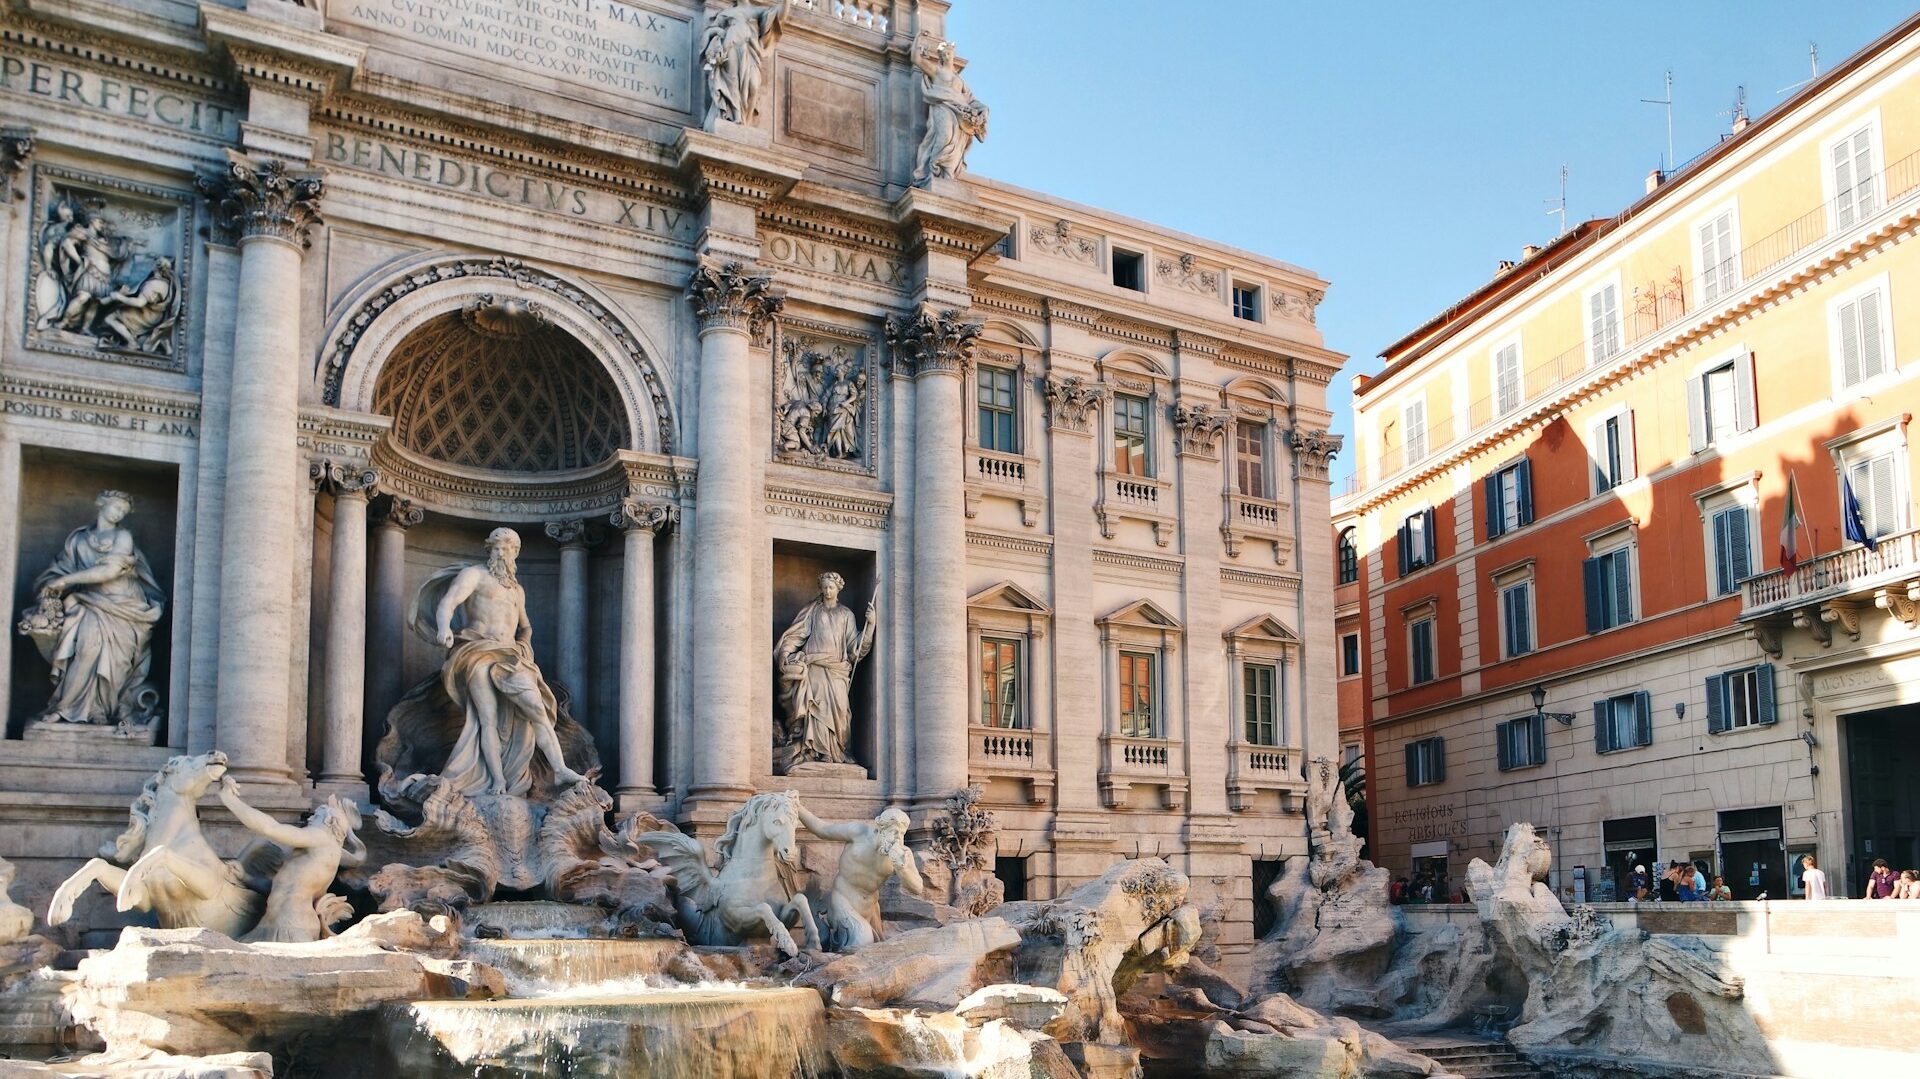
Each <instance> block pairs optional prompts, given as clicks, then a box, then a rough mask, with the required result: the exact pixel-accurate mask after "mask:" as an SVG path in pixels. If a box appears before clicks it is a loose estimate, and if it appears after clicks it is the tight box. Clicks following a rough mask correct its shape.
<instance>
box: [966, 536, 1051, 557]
mask: <svg viewBox="0 0 1920 1079" xmlns="http://www.w3.org/2000/svg"><path fill="white" fill-rule="evenodd" d="M967 546H969V547H986V548H990V549H993V550H1000V551H1015V552H1018V553H1020V554H1027V555H1035V556H1038V557H1041V558H1045V557H1046V556H1048V555H1050V554H1052V553H1053V541H1052V540H1051V539H1042V538H1036V537H1033V536H1013V535H1008V534H1007V533H1005V532H978V531H974V530H971V529H969V530H968V532H967Z"/></svg>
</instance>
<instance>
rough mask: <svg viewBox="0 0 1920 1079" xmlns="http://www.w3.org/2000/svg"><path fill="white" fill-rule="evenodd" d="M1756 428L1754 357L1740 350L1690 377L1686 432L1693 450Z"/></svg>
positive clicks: (1688, 381) (1696, 451)
mask: <svg viewBox="0 0 1920 1079" xmlns="http://www.w3.org/2000/svg"><path fill="white" fill-rule="evenodd" d="M1753 427H1754V407H1753V357H1752V356H1751V355H1750V354H1747V353H1741V354H1740V355H1738V356H1735V357H1734V358H1732V359H1729V360H1722V361H1719V362H1716V363H1713V364H1711V365H1709V366H1707V367H1705V368H1703V369H1702V370H1701V371H1700V372H1699V373H1698V374H1696V375H1695V376H1694V377H1693V378H1690V379H1688V380H1687V435H1688V437H1689V439H1690V440H1691V441H1692V443H1693V452H1695V453H1699V452H1700V451H1701V450H1704V449H1706V448H1707V447H1708V446H1711V445H1714V444H1715V443H1718V442H1722V441H1724V440H1726V439H1727V438H1729V437H1731V436H1733V435H1735V434H1737V433H1740V432H1742V431H1751V430H1753Z"/></svg>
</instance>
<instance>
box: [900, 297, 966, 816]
mask: <svg viewBox="0 0 1920 1079" xmlns="http://www.w3.org/2000/svg"><path fill="white" fill-rule="evenodd" d="M978 336H980V325H979V324H978V323H971V322H963V321H961V313H960V312H959V311H952V310H948V311H941V312H938V313H935V312H934V311H932V310H922V311H921V312H920V313H919V314H917V315H914V316H912V317H909V318H903V319H889V320H888V322H887V339H888V341H889V342H890V343H891V344H892V345H893V349H894V359H895V361H896V362H899V363H905V364H908V365H910V366H911V367H912V369H913V415H914V421H913V423H914V447H913V543H914V549H913V670H914V686H913V787H914V796H915V798H916V799H918V800H920V801H923V802H935V801H938V800H940V799H943V798H946V797H948V796H949V795H951V794H952V793H953V792H954V791H955V790H956V789H958V788H960V787H964V786H966V785H967V525H966V514H965V511H964V505H963V497H962V493H963V491H964V489H965V482H964V480H965V476H964V471H963V469H964V450H963V449H962V446H961V438H962V435H963V433H964V432H965V429H966V422H965V419H964V413H963V412H962V411H961V403H960V390H961V386H962V384H963V383H964V382H965V376H966V371H967V366H968V364H969V362H970V361H971V358H972V354H973V342H974V339H975V338H977V337H978Z"/></svg>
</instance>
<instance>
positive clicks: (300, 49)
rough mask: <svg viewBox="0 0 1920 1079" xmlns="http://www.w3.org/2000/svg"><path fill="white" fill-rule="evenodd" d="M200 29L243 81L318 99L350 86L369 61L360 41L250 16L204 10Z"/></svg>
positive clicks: (237, 12) (209, 8)
mask: <svg viewBox="0 0 1920 1079" xmlns="http://www.w3.org/2000/svg"><path fill="white" fill-rule="evenodd" d="M200 27H201V31H202V33H204V34H205V35H206V39H207V42H208V44H210V45H212V46H213V47H214V48H215V49H218V50H221V51H224V52H225V53H226V55H227V57H228V59H229V60H230V61H231V62H232V64H233V68H234V71H235V73H237V74H238V75H239V76H240V77H241V78H243V79H246V80H248V81H249V82H261V83H265V84H268V85H271V86H274V87H276V88H279V89H282V90H287V91H292V92H297V93H302V94H306V95H308V96H310V97H312V98H315V99H318V98H320V97H323V96H325V95H326V94H328V93H330V92H332V91H333V90H334V89H335V88H336V87H340V86H344V85H346V83H347V82H348V81H349V80H350V79H351V78H352V77H353V73H354V72H355V71H357V70H359V68H360V65H361V64H362V63H363V62H365V60H366V57H367V47H366V46H365V45H363V44H361V43H359V42H357V41H349V40H347V39H346V38H342V37H337V36H335V35H333V34H329V33H326V32H325V31H323V30H319V29H314V28H311V27H307V26H301V25H297V24H296V23H294V22H291V21H288V20H283V19H269V18H265V17H263V16H260V15H256V14H253V13H251V12H246V11H234V10H230V9H227V8H221V7H215V6H212V5H203V6H202V7H201V8H200Z"/></svg>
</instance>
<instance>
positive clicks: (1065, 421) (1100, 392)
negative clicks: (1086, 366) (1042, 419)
mask: <svg viewBox="0 0 1920 1079" xmlns="http://www.w3.org/2000/svg"><path fill="white" fill-rule="evenodd" d="M1041 392H1042V394H1043V395H1044V396H1045V398H1046V401H1047V418H1048V420H1050V421H1051V422H1052V423H1053V426H1054V427H1056V428H1058V429H1060V430H1063V431H1087V430H1089V429H1090V428H1091V427H1092V425H1093V413H1094V410H1095V409H1097V408H1099V407H1100V402H1102V401H1104V400H1106V399H1107V388H1106V387H1105V386H1102V385H1100V384H1099V383H1097V382H1089V381H1087V380H1086V379H1085V378H1082V377H1081V376H1079V375H1062V374H1050V375H1048V376H1047V381H1046V385H1045V387H1044V388H1043V389H1042V391H1041Z"/></svg>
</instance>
